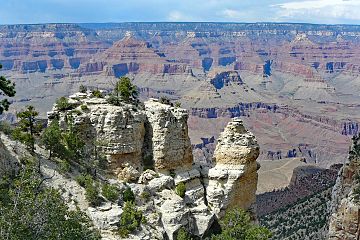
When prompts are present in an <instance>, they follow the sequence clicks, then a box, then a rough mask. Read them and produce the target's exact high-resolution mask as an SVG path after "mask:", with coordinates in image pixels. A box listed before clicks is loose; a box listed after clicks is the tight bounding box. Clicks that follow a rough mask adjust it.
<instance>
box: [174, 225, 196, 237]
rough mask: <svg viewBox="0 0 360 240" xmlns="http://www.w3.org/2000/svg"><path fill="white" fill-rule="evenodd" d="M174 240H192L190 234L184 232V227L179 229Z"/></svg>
mask: <svg viewBox="0 0 360 240" xmlns="http://www.w3.org/2000/svg"><path fill="white" fill-rule="evenodd" d="M176 240H192V238H191V237H190V234H189V233H188V232H187V231H186V230H185V228H184V227H181V228H180V229H179V231H178V232H177V235H176Z"/></svg>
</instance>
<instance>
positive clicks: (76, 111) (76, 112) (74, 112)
mask: <svg viewBox="0 0 360 240" xmlns="http://www.w3.org/2000/svg"><path fill="white" fill-rule="evenodd" d="M70 114H75V115H77V116H80V115H81V114H82V112H81V111H79V110H78V109H74V110H72V111H71V112H70Z"/></svg>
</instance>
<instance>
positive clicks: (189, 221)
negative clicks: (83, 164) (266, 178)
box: [48, 93, 259, 239]
mask: <svg viewBox="0 0 360 240" xmlns="http://www.w3.org/2000/svg"><path fill="white" fill-rule="evenodd" d="M69 101H70V102H71V103H73V104H74V106H77V107H76V108H75V109H73V110H68V111H65V112H64V111H59V110H58V109H56V107H54V109H53V111H52V112H49V113H48V116H49V119H50V121H51V119H53V118H54V117H59V118H60V123H61V125H62V126H64V125H65V124H66V122H65V119H66V118H69V116H70V115H72V116H73V118H74V125H75V128H76V129H77V130H78V131H79V133H80V135H81V136H83V138H84V140H85V142H86V144H87V148H88V149H89V150H90V149H92V148H94V146H96V147H97V148H98V150H99V151H101V152H103V153H104V154H105V155H106V156H107V160H108V164H107V167H108V169H109V170H110V171H111V172H112V173H113V174H114V175H116V176H117V178H118V180H117V181H116V182H117V184H120V183H122V182H123V181H126V182H129V183H130V185H129V186H130V187H131V188H132V190H133V191H134V192H135V193H136V194H139V195H140V194H142V193H143V192H147V194H150V196H151V199H153V201H140V202H137V204H138V205H139V207H141V208H142V209H143V210H144V214H145V215H146V216H147V219H148V221H149V223H150V225H151V226H150V225H149V228H147V227H144V229H143V231H142V232H141V233H139V234H137V236H134V239H136V238H137V237H139V238H140V239H146V238H142V237H143V236H148V239H154V238H156V239H163V238H162V237H161V236H163V237H164V236H166V237H164V238H165V239H176V235H177V231H178V230H179V229H180V228H181V227H185V228H186V229H187V231H188V232H190V233H192V234H193V235H196V236H198V237H200V238H203V237H205V236H208V234H209V233H211V232H212V231H214V229H212V227H213V226H214V224H215V223H216V221H217V219H218V218H219V217H221V216H222V215H223V213H224V211H225V210H226V209H229V208H233V207H241V208H244V209H246V210H249V209H251V210H252V207H253V205H254V203H255V192H256V185H257V173H256V170H257V164H256V158H257V156H258V155H259V146H258V145H257V143H256V140H255V137H254V136H253V135H252V134H251V133H250V132H248V131H247V130H246V129H245V128H244V126H243V125H242V121H241V120H240V119H234V120H233V121H232V122H231V123H229V125H228V126H227V128H226V129H225V131H224V132H223V133H222V135H221V138H220V140H219V143H218V146H217V148H216V154H215V162H216V164H215V166H214V167H213V168H212V166H207V165H202V166H200V165H195V164H194V163H193V156H192V149H191V144H190V140H189V136H188V127H187V119H188V113H187V111H186V110H185V109H181V108H175V107H172V106H170V105H166V104H162V103H160V102H158V100H155V99H151V100H149V101H147V102H145V103H144V105H143V104H141V103H139V104H137V105H135V104H125V103H122V104H121V105H120V106H113V105H110V104H108V103H107V102H106V100H105V99H100V98H89V97H87V96H86V94H80V93H77V94H75V95H73V96H70V100H69ZM84 105H85V106H87V108H84V107H81V106H84ZM65 116H67V117H65ZM145 167H146V168H149V167H150V168H152V169H153V170H149V169H148V170H146V171H144V168H145ZM179 184H184V186H185V195H184V196H183V197H180V196H178V194H177V193H176V186H178V185H179ZM104 208H105V207H100V208H99V209H91V211H90V213H89V214H90V216H91V218H92V219H93V220H94V222H95V225H96V226H97V227H99V228H100V229H101V230H102V231H105V232H108V231H109V230H110V229H112V228H113V226H112V225H111V223H113V222H114V221H115V220H116V219H115V220H114V219H113V218H119V216H120V215H119V214H116V216H115V215H113V214H114V211H113V210H115V209H118V208H119V207H118V206H113V207H111V208H109V209H110V210H104ZM111 209H113V210H111ZM155 215H156V216H158V217H154V216H155ZM104 219H111V221H110V220H104ZM110 222H111V223H110ZM159 236H160V237H159Z"/></svg>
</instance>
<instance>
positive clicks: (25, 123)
mask: <svg viewBox="0 0 360 240" xmlns="http://www.w3.org/2000/svg"><path fill="white" fill-rule="evenodd" d="M38 115H39V113H38V112H37V111H35V108H34V107H33V106H27V107H26V110H23V111H21V112H19V113H18V114H16V116H17V118H18V119H19V122H18V126H17V127H16V128H15V130H14V131H13V137H14V139H15V140H18V141H20V142H22V143H24V144H25V145H26V146H27V147H28V148H29V149H30V151H31V152H35V136H37V135H39V134H40V132H41V129H42V126H41V124H39V123H37V121H36V120H37V119H36V117H37V116H38Z"/></svg>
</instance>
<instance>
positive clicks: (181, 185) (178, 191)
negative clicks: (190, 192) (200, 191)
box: [175, 182, 186, 198]
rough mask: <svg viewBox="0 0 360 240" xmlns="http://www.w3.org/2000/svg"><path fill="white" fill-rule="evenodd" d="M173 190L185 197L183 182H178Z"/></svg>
mask: <svg viewBox="0 0 360 240" xmlns="http://www.w3.org/2000/svg"><path fill="white" fill-rule="evenodd" d="M175 192H176V194H177V195H179V196H180V197H182V198H184V197H185V192H186V186H185V184H184V183H183V182H181V183H179V184H178V185H177V186H176V188H175Z"/></svg>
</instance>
